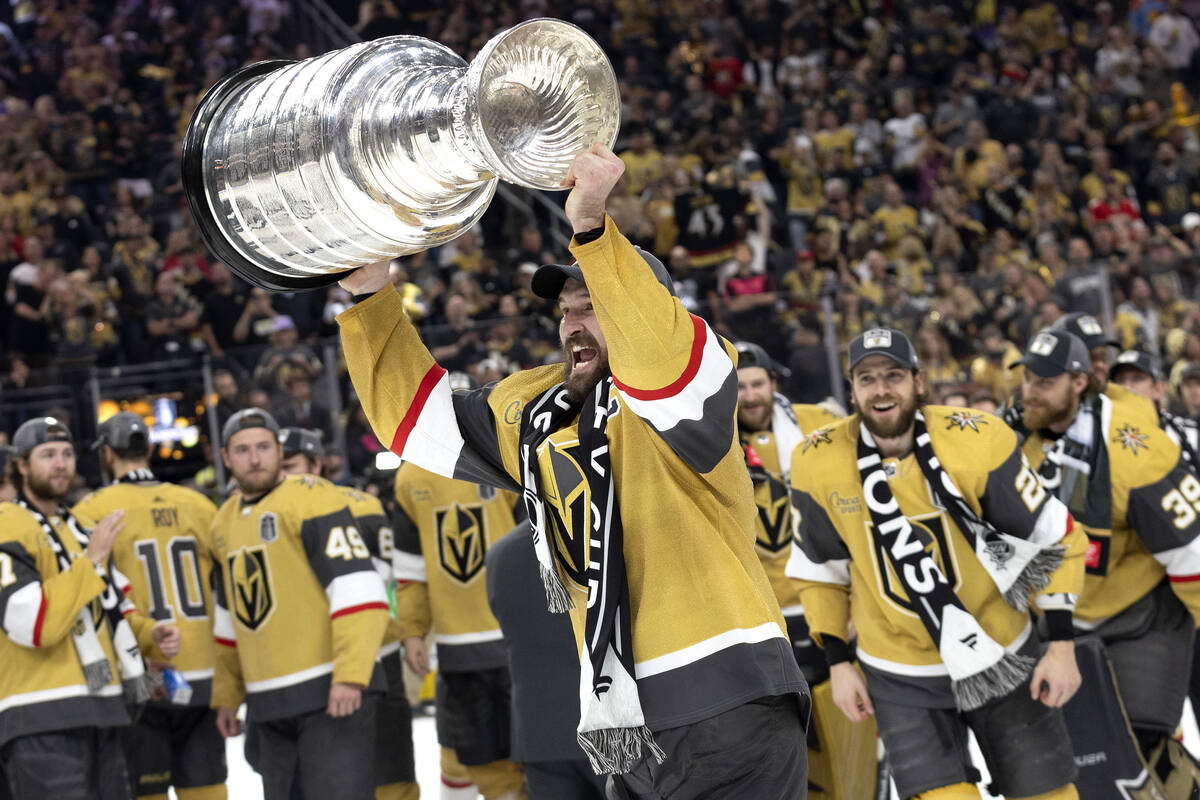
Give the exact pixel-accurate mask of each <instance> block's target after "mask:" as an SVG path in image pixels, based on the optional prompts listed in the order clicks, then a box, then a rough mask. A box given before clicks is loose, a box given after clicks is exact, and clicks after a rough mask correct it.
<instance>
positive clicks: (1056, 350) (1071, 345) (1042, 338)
mask: <svg viewBox="0 0 1200 800" xmlns="http://www.w3.org/2000/svg"><path fill="white" fill-rule="evenodd" d="M1020 364H1023V365H1025V366H1026V367H1028V368H1029V369H1030V370H1031V371H1032V372H1033V374H1034V375H1037V376H1038V377H1039V378H1056V377H1058V376H1059V375H1062V374H1063V373H1064V372H1087V371H1088V369H1089V367H1090V364H1091V356H1090V355H1089V354H1088V348H1087V345H1086V344H1084V343H1083V339H1080V338H1079V337H1078V336H1076V335H1075V334H1073V333H1068V332H1067V331H1063V330H1050V329H1046V330H1044V331H1042V332H1041V333H1039V334H1038V335H1037V336H1035V337H1033V341H1031V342H1030V343H1029V349H1028V350H1026V351H1025V355H1024V357H1022V358H1021V360H1020V361H1018V362H1016V363H1015V364H1013V365H1012V366H1010V367H1009V369H1015V368H1016V367H1017V366H1018V365H1020Z"/></svg>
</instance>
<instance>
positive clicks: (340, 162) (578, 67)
mask: <svg viewBox="0 0 1200 800" xmlns="http://www.w3.org/2000/svg"><path fill="white" fill-rule="evenodd" d="M619 118H620V105H619V98H618V90H617V79H616V75H615V74H614V73H613V69H612V65H611V64H610V63H609V61H608V58H607V57H606V56H605V55H604V53H603V51H602V50H601V49H600V47H599V45H597V44H596V42H595V41H594V40H592V39H591V37H589V36H588V35H587V34H586V33H584V32H583V31H582V30H580V29H579V28H577V27H575V26H574V25H571V24H569V23H566V22H561V21H558V20H551V19H535V20H530V21H529V22H524V23H522V24H520V25H516V26H514V27H512V28H509V29H508V30H506V31H504V32H502V33H500V34H498V35H497V36H495V37H494V38H493V39H492V40H491V41H490V42H488V43H487V44H486V45H485V46H484V48H483V50H481V51H480V53H479V55H478V56H477V57H476V58H475V59H474V60H473V61H472V62H471V63H470V65H468V64H467V62H466V61H464V60H463V59H462V58H460V57H459V56H457V55H455V54H454V53H453V52H452V51H451V50H449V49H448V48H446V47H444V46H442V45H440V44H437V43H436V42H432V41H430V40H428V39H422V38H419V37H415V36H391V37H387V38H384V39H378V40H376V41H372V42H363V43H360V44H355V45H352V46H350V47H347V48H344V49H342V50H335V51H333V52H330V53H326V54H325V55H322V56H319V57H317V58H311V59H307V60H305V61H300V62H284V61H272V62H261V63H258V64H252V65H250V66H248V67H245V68H243V69H241V70H239V71H237V72H234V73H232V74H230V75H228V76H226V77H225V78H224V79H222V80H221V81H220V82H219V83H217V84H216V85H215V86H214V87H213V88H212V89H211V90H210V91H209V92H208V94H206V95H205V97H204V99H203V101H202V102H201V103H200V105H199V107H198V108H197V109H196V112H195V114H194V116H193V117H192V121H191V124H190V125H189V126H188V131H187V136H186V138H185V140H184V150H183V185H184V192H185V194H186V196H187V199H188V204H189V206H190V207H191V211H192V215H193V216H194V217H195V218H196V222H197V225H198V227H199V229H200V233H201V235H202V236H203V238H204V240H205V243H206V244H207V245H208V246H209V248H210V249H211V250H212V252H213V253H214V254H215V255H216V256H217V257H218V258H219V259H220V260H222V261H224V262H225V263H227V264H228V265H229V266H230V267H231V268H232V269H233V270H234V271H235V272H237V273H238V274H239V275H241V276H242V277H243V278H245V279H246V280H248V281H250V282H251V283H254V284H257V285H259V286H263V287H265V288H268V289H274V290H279V291H296V290H302V289H313V288H317V287H321V286H326V285H329V284H331V283H333V282H334V281H336V280H337V279H338V278H340V277H342V276H343V275H344V274H345V273H346V272H348V271H350V270H353V269H356V268H357V267H360V266H363V265H364V264H370V263H372V262H375V261H381V260H384V259H388V258H394V257H396V256H401V255H405V254H408V253H415V252H417V251H419V250H424V249H426V248H429V247H434V246H436V245H440V244H444V243H446V242H448V241H450V240H451V239H453V238H454V237H456V236H458V235H459V234H460V233H462V232H463V231H464V230H466V229H467V228H468V227H470V226H471V225H472V224H473V223H475V222H476V221H477V220H478V219H479V217H480V216H482V215H483V212H484V211H485V210H486V209H487V206H488V203H490V202H491V199H492V195H493V194H494V193H495V191H496V182H497V180H505V181H508V182H510V183H515V184H518V185H520V186H526V187H529V188H533V189H560V188H562V187H561V186H560V184H561V182H562V180H563V179H564V178H565V177H566V176H567V171H568V169H569V168H570V165H571V161H572V160H573V159H574V158H575V156H576V155H578V154H579V153H581V152H583V151H584V150H586V149H587V148H588V147H590V146H591V145H592V143H593V142H604V143H606V144H608V145H609V146H610V147H611V146H612V144H613V142H614V140H615V139H616V135H617V126H618V123H619Z"/></svg>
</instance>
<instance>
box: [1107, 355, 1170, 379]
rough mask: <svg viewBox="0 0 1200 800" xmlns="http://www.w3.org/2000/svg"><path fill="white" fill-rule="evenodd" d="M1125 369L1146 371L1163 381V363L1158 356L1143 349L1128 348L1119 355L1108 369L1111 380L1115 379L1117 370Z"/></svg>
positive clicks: (1152, 376)
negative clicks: (1144, 351)
mask: <svg viewBox="0 0 1200 800" xmlns="http://www.w3.org/2000/svg"><path fill="white" fill-rule="evenodd" d="M1123 369H1136V370H1138V371H1140V372H1144V373H1146V374H1147V375H1149V376H1150V377H1151V378H1154V380H1156V381H1161V380H1162V379H1163V376H1162V365H1161V364H1160V362H1159V360H1158V358H1157V357H1156V356H1153V355H1151V354H1150V353H1143V352H1142V351H1141V350H1126V351H1125V352H1124V353H1121V355H1119V356H1117V360H1116V361H1115V362H1113V365H1112V367H1111V368H1109V370H1108V377H1109V380H1115V379H1116V377H1117V372H1119V371H1120V370H1123Z"/></svg>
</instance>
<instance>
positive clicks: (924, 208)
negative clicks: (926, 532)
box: [0, 0, 1200, 486]
mask: <svg viewBox="0 0 1200 800" xmlns="http://www.w3.org/2000/svg"><path fill="white" fill-rule="evenodd" d="M301 12H304V13H301ZM317 13H319V14H324V15H327V16H328V20H329V24H325V25H322V26H320V27H321V29H322V31H323V35H322V36H321V37H316V36H314V35H312V33H311V26H309V27H305V26H303V25H301V24H299V21H301V20H304V19H312V18H313V14H317ZM536 16H554V17H559V18H563V19H567V20H569V21H572V22H574V23H576V24H578V25H580V26H581V27H583V28H584V29H586V30H587V31H588V32H589V33H591V35H592V36H594V37H595V38H596V39H597V40H599V42H600V43H601V45H602V46H603V48H604V49H605V51H606V52H607V53H608V54H609V57H610V58H611V60H612V62H613V65H614V67H615V69H616V72H617V75H618V77H619V79H620V81H621V102H622V127H621V132H620V135H619V138H618V141H617V145H616V147H615V149H616V151H617V152H618V154H620V156H621V157H622V158H623V159H624V160H625V162H626V164H627V171H626V174H625V177H624V178H623V179H622V182H621V184H620V186H619V187H618V189H617V191H615V192H614V195H613V197H612V198H611V200H610V207H609V213H610V215H611V216H612V218H613V219H614V220H615V221H616V223H617V225H618V226H619V227H620V229H621V230H622V231H623V232H624V233H625V234H626V235H627V236H629V237H630V238H631V239H632V240H634V241H635V242H636V243H639V244H641V245H642V246H643V247H645V248H646V249H648V250H650V251H652V252H654V253H656V254H657V255H658V256H660V257H661V258H662V259H663V261H664V262H665V263H667V264H668V266H669V268H670V270H671V272H672V275H673V277H674V279H675V281H676V285H677V291H678V294H679V296H680V297H681V299H682V300H683V302H684V303H685V305H687V306H688V308H689V309H690V310H692V311H694V312H695V313H697V314H700V315H702V316H704V317H706V318H707V319H709V321H710V322H712V323H713V324H714V327H716V328H717V330H719V331H720V332H722V333H724V334H725V335H727V336H729V337H731V338H737V339H742V338H744V339H750V340H753V341H755V342H757V343H758V344H760V345H762V346H763V347H764V348H766V349H767V350H768V351H769V352H770V353H771V354H772V355H773V356H774V357H775V358H776V359H777V360H778V361H780V362H781V363H782V364H786V365H789V366H790V376H789V377H788V379H787V380H786V381H784V382H783V385H782V388H784V389H785V390H786V391H787V392H788V393H789V395H790V396H792V398H793V399H794V400H796V401H809V402H812V401H817V400H821V399H823V398H825V397H827V396H830V395H833V396H835V397H837V396H839V393H840V390H841V378H840V366H839V365H840V363H841V354H842V351H843V348H844V347H845V345H846V344H847V343H848V342H849V340H850V339H851V338H853V336H855V335H856V334H857V333H858V332H860V331H861V330H863V329H864V328H868V327H871V326H874V325H877V324H878V325H889V326H894V327H897V328H900V329H902V330H905V331H906V332H908V333H909V334H910V335H912V337H913V340H914V342H915V343H916V345H917V347H918V350H919V353H920V356H921V358H922V361H923V365H924V368H925V370H926V371H927V373H928V375H929V377H930V378H931V379H932V384H933V386H934V399H947V398H952V399H953V400H954V401H956V402H971V403H978V404H981V405H986V404H988V403H999V402H1003V401H1004V400H1005V399H1006V398H1007V397H1008V396H1009V395H1010V394H1011V392H1012V390H1013V389H1014V388H1015V387H1016V386H1017V385H1019V376H1018V375H1017V374H1015V373H1014V372H1010V371H1009V370H1008V369H1007V367H1008V365H1009V364H1010V363H1011V362H1012V361H1015V360H1016V359H1017V358H1018V357H1019V353H1020V350H1021V348H1023V347H1024V346H1025V344H1026V342H1027V341H1028V339H1029V338H1030V337H1031V335H1032V334H1033V333H1035V332H1036V331H1038V330H1040V329H1041V328H1043V327H1045V326H1048V325H1050V324H1052V323H1053V322H1054V321H1055V320H1056V319H1057V318H1059V317H1060V316H1062V315H1064V314H1066V313H1069V312H1073V311H1084V312H1088V313H1091V314H1094V315H1095V316H1096V317H1097V318H1098V319H1100V320H1101V321H1102V322H1103V323H1104V324H1105V325H1106V326H1107V327H1108V328H1109V332H1110V333H1111V335H1112V336H1113V337H1115V339H1116V341H1117V342H1119V344H1120V346H1121V347H1122V348H1137V349H1142V350H1146V351H1149V352H1151V353H1153V354H1155V355H1157V356H1159V357H1160V358H1161V359H1162V360H1163V363H1164V364H1165V365H1166V366H1167V367H1168V368H1169V369H1170V379H1171V382H1170V385H1171V391H1172V398H1173V401H1174V402H1175V403H1176V404H1177V405H1178V406H1179V408H1178V410H1180V411H1181V412H1182V413H1185V414H1189V415H1192V416H1196V415H1200V369H1197V368H1194V367H1193V364H1194V363H1197V362H1200V281H1198V280H1197V276H1198V273H1197V266H1198V264H1197V259H1198V258H1200V213H1198V211H1200V171H1198V170H1200V103H1198V102H1197V98H1196V89H1197V87H1198V86H1200V81H1198V80H1197V78H1198V77H1200V35H1198V33H1197V27H1196V23H1195V20H1196V19H1198V18H1200V0H1192V2H1191V3H1190V4H1189V2H1181V1H1180V0H1140V2H1139V1H1138V0H1133V2H1108V1H1107V0H1105V1H1103V2H1094V0H1060V2H1040V1H1039V0H1025V1H1024V2H999V1H998V0H977V1H975V2H972V1H971V0H960V2H945V3H938V2H922V1H921V0H909V1H906V2H898V1H896V0H886V1H885V0H851V1H850V2H833V1H832V0H828V1H826V0H791V2H788V1H787V0H745V2H735V1H734V0H726V1H722V0H592V2H588V3H566V2H557V1H556V0H512V2H506V1H505V0H495V1H494V2H477V1H476V0H470V1H467V0H463V1H462V2H457V3H453V2H451V3H445V4H431V3H428V2H416V1H415V0H366V2H363V3H362V4H361V5H359V4H357V3H350V2H344V3H339V2H337V1H336V0H334V1H333V2H331V4H330V6H323V5H320V3H319V0H240V2H238V1H236V0H221V1H220V2H205V3H187V2H182V0H120V1H119V2H115V3H114V2H104V1H103V0H32V1H31V0H16V2H6V3H0V23H2V24H0V282H2V285H3V286H4V302H3V303H0V344H2V347H0V353H2V354H3V365H2V367H0V429H7V430H12V429H13V428H15V426H16V425H17V424H19V423H20V422H21V421H22V420H23V419H25V418H27V417H29V416H32V415H34V414H43V413H47V412H49V411H52V412H54V413H56V414H58V415H60V416H62V417H64V418H65V419H67V420H68V421H69V422H70V424H72V425H73V426H76V427H77V429H79V430H81V431H82V432H83V433H84V434H85V435H86V434H87V432H88V430H89V429H90V428H92V426H94V424H95V419H94V417H95V413H94V412H95V409H96V408H100V411H101V416H105V415H107V414H111V413H113V412H114V411H115V410H117V409H119V408H131V409H134V410H139V411H141V412H142V413H144V414H145V415H146V416H147V417H148V418H149V417H151V416H153V418H154V419H155V422H156V426H155V431H156V432H157V436H158V441H159V442H160V444H161V449H160V451H159V459H160V461H161V462H162V463H161V464H158V465H156V466H157V467H158V469H159V470H160V471H163V470H166V471H165V472H164V475H165V476H166V477H169V478H173V479H179V478H181V477H184V473H186V475H187V476H188V477H190V476H193V475H195V480H196V481H197V482H198V483H199V484H200V485H202V486H216V485H217V484H218V475H219V470H218V471H217V472H214V471H213V469H212V468H211V466H210V464H211V456H212V451H211V448H210V447H209V446H208V435H209V432H210V430H211V427H210V425H211V420H210V417H215V419H216V421H217V422H218V423H219V422H220V421H223V420H224V418H226V417H227V416H228V414H230V413H232V412H233V411H234V410H236V409H237V408H239V407H242V406H243V405H246V404H249V403H253V404H256V405H260V406H262V407H264V408H268V409H270V410H272V411H273V412H274V413H275V414H276V415H277V416H278V418H279V420H280V423H281V424H284V425H297V426H301V427H307V428H316V429H320V430H322V431H323V432H324V433H325V435H326V437H327V440H328V441H329V442H330V443H331V446H330V447H329V455H328V458H329V459H330V464H328V465H327V474H330V473H332V475H333V476H334V477H337V476H341V478H340V479H341V480H342V481H348V480H350V477H351V476H354V478H355V479H362V478H363V477H364V476H366V477H370V476H371V475H372V474H373V473H374V472H376V471H378V470H383V469H385V468H386V467H387V466H388V465H387V463H386V459H382V458H380V455H379V454H380V453H381V452H382V451H383V448H382V446H381V445H380V444H379V442H378V441H377V440H376V439H375V438H374V436H373V435H372V434H371V431H370V428H369V426H368V425H367V424H366V421H365V419H364V418H363V414H362V412H361V410H360V409H359V407H358V404H357V401H356V399H355V398H354V397H353V395H352V392H351V389H350V386H349V382H348V380H347V379H346V377H345V375H344V371H343V370H342V368H341V365H340V363H339V359H338V352H337V348H336V339H335V338H333V337H334V336H335V333H336V326H335V324H334V322H333V319H334V317H335V316H336V314H337V313H338V312H339V311H340V310H341V309H343V308H345V307H346V305H347V304H348V303H349V302H350V298H349V297H348V296H347V295H346V294H345V293H344V292H343V291H342V290H340V289H338V288H332V289H329V290H323V291H316V292H310V293H299V294H286V293H285V294H268V293H267V292H265V291H263V290H261V289H251V288H250V287H248V286H247V285H246V284H244V283H242V282H241V281H240V280H239V279H238V278H237V277H235V276H234V275H232V274H231V273H230V271H229V270H228V269H227V268H226V267H225V266H224V265H223V264H221V263H219V262H218V261H216V260H214V259H213V257H212V256H211V255H210V254H209V253H208V252H207V251H206V249H205V247H204V246H203V244H202V243H201V241H200V239H199V238H198V236H197V234H196V231H195V227H194V224H193V222H192V220H191V217H190V214H189V213H188V210H187V205H186V201H185V199H184V197H183V194H182V189H181V184H180V176H179V155H180V152H181V141H182V137H183V134H184V131H185V130H186V127H187V123H188V121H189V119H190V114H191V111H192V109H194V108H195V106H196V103H197V99H198V98H200V97H202V96H203V93H204V92H205V91H206V90H207V89H208V88H209V87H211V86H212V85H213V83H215V82H216V81H217V80H219V79H220V77H221V76H223V75H225V74H226V73H228V72H230V71H232V70H234V69H236V68H238V67H239V66H241V65H243V64H246V63H249V62H253V61H260V60H263V59H267V58H303V57H307V56H309V55H312V54H315V53H319V52H322V51H323V50H325V49H328V48H329V47H333V46H343V45H345V44H349V43H350V42H351V41H354V40H356V39H358V38H363V39H371V38H376V37H379V36H385V35H391V34H401V33H406V34H415V35H419V36H425V37H428V38H431V39H434V40H435V41H438V42H442V43H444V44H447V45H449V46H450V47H452V48H453V49H454V50H456V51H457V52H459V53H460V54H462V55H463V56H465V57H466V58H468V59H469V58H470V57H471V56H472V55H474V53H475V52H477V51H478V49H479V48H480V47H481V46H482V45H483V44H484V43H485V42H486V41H487V40H488V39H489V38H490V37H491V36H492V35H493V34H495V33H496V32H497V31H499V30H501V29H503V28H505V27H507V26H509V25H511V24H514V23H516V22H518V21H520V20H522V19H527V18H530V17H536ZM330 31H333V32H334V34H336V35H337V36H340V39H339V38H336V36H335V38H332V39H331V38H330V36H331V34H330ZM562 199H563V197H562V196H555V195H546V194H534V193H528V192H522V191H514V190H512V189H506V190H504V191H503V192H502V193H501V194H500V195H498V196H497V199H496V201H495V202H494V203H493V206H492V207H491V208H490V209H489V211H488V213H487V214H486V215H485V217H484V219H483V220H482V221H481V222H480V223H479V224H478V225H477V226H476V227H475V228H474V229H472V230H471V231H469V232H467V233H465V234H464V235H462V236H461V237H459V238H458V239H456V240H455V241H454V242H452V243H451V244H449V245H447V246H444V247H441V248H438V249H436V250H431V251H427V252H424V253H420V254H417V255H415V256H412V257H408V258H404V259H400V260H398V261H397V262H396V263H395V264H394V266H393V278H394V280H395V282H396V283H397V285H398V287H399V288H400V289H401V291H402V293H403V294H404V296H405V298H406V304H407V307H408V310H409V312H410V314H411V315H412V316H413V317H414V318H417V319H419V321H420V322H419V324H420V325H421V326H423V329H424V333H425V341H426V343H427V344H428V345H429V347H430V349H431V350H432V351H433V353H434V355H435V356H436V357H437V358H438V360H439V361H440V362H441V363H442V364H443V365H444V366H445V367H446V368H447V369H451V370H466V371H469V372H471V373H472V374H474V375H475V376H476V377H477V378H478V379H479V380H480V381H481V382H487V381H490V380H495V379H497V378H500V377H502V376H504V375H506V374H508V373H509V372H511V371H513V370H516V369H520V368H522V367H527V366H532V365H535V364H540V363H544V362H546V361H547V360H553V359H555V358H557V357H558V355H557V321H556V317H555V311H554V308H553V307H552V305H550V304H547V303H545V302H543V301H540V300H538V299H537V298H536V297H534V296H533V295H532V294H531V292H530V291H529V288H528V287H529V278H530V276H531V274H532V272H533V270H534V269H535V268H536V266H537V265H539V264H542V263H547V262H555V261H561V260H563V259H564V258H567V257H568V254H567V251H566V246H565V245H566V242H567V240H568V236H569V227H567V226H566V225H565V218H564V217H563V215H562V213H561V208H559V206H558V205H557V204H558V203H561V201H562ZM172 470H174V471H175V472H174V473H172Z"/></svg>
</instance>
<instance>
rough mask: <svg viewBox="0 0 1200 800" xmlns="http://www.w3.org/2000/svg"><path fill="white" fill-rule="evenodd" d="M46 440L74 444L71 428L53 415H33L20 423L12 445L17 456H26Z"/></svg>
mask: <svg viewBox="0 0 1200 800" xmlns="http://www.w3.org/2000/svg"><path fill="white" fill-rule="evenodd" d="M47 442H66V443H68V444H72V445H73V444H75V441H74V439H72V438H71V429H70V428H68V427H67V426H66V425H65V424H63V423H62V422H59V421H58V420H57V419H55V418H54V417H35V418H33V419H31V420H29V421H28V422H25V423H22V425H21V427H19V428H17V432H16V433H14V434H13V438H12V446H13V447H14V448H15V449H16V453H17V455H18V456H27V455H29V453H30V451H32V450H33V448H35V447H37V446H38V445H39V444H46V443H47Z"/></svg>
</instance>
